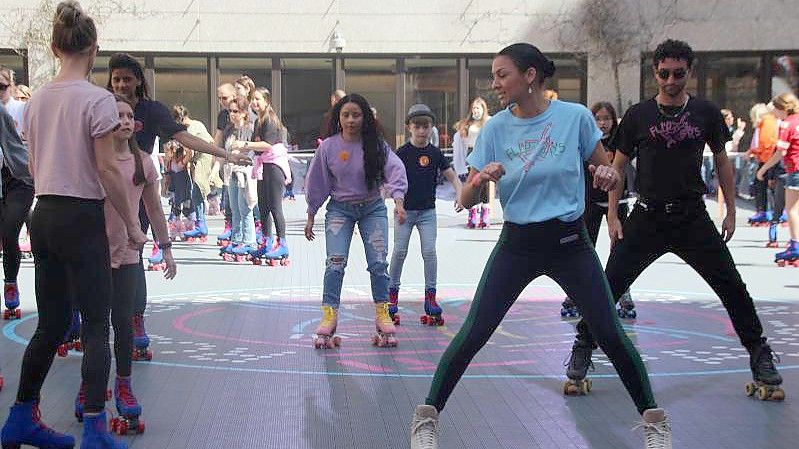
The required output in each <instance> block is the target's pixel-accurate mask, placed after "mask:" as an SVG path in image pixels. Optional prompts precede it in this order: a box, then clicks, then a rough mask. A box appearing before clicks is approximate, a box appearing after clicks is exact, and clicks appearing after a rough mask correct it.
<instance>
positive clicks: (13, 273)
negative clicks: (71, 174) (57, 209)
mask: <svg viewBox="0 0 799 449" xmlns="http://www.w3.org/2000/svg"><path fill="white" fill-rule="evenodd" d="M31 204H33V187H31V186H29V185H27V184H25V183H24V182H22V181H19V180H17V179H14V178H8V179H3V198H2V206H0V207H2V209H0V218H1V219H2V224H0V239H2V240H3V274H4V275H5V281H6V282H17V275H18V274H19V263H20V259H21V257H22V256H21V254H20V251H19V231H20V230H21V229H22V224H23V223H25V220H26V219H27V218H28V215H29V214H30V210H31Z"/></svg>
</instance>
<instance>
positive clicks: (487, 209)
mask: <svg viewBox="0 0 799 449" xmlns="http://www.w3.org/2000/svg"><path fill="white" fill-rule="evenodd" d="M477 227H478V228H480V229H485V228H490V227H491V206H489V205H487V204H483V205H482V206H480V222H479V223H478V224H477Z"/></svg>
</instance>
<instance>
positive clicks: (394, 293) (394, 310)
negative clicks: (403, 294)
mask: <svg viewBox="0 0 799 449" xmlns="http://www.w3.org/2000/svg"><path fill="white" fill-rule="evenodd" d="M388 314H389V315H391V319H392V320H394V325H395V326H399V325H400V315H399V288H396V287H391V288H389V289H388Z"/></svg>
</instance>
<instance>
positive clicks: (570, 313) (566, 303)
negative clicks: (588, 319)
mask: <svg viewBox="0 0 799 449" xmlns="http://www.w3.org/2000/svg"><path fill="white" fill-rule="evenodd" d="M560 306H561V308H560V316H561V317H562V318H567V317H570V318H576V317H579V316H580V311H579V310H578V309H577V304H576V303H575V302H574V300H573V299H571V298H569V297H568V296H567V297H566V299H564V300H563V302H562V303H560Z"/></svg>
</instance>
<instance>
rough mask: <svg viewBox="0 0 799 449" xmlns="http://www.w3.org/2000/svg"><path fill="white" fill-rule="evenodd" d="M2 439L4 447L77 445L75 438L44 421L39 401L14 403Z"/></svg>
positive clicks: (67, 448)
mask: <svg viewBox="0 0 799 449" xmlns="http://www.w3.org/2000/svg"><path fill="white" fill-rule="evenodd" d="M0 439H1V440H2V444H3V448H4V449H19V448H20V447H21V446H22V445H23V444H24V445H28V446H33V447H39V448H49V449H72V448H74V447H75V438H73V437H72V436H70V435H65V434H63V433H60V432H56V431H54V430H53V429H51V428H49V427H47V425H46V424H45V423H43V422H42V419H41V413H40V412H39V403H38V401H30V402H23V403H21V404H14V406H12V407H11V412H10V413H9V415H8V419H7V420H6V424H5V425H4V426H3V431H2V436H0Z"/></svg>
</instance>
